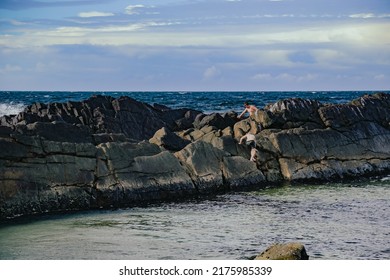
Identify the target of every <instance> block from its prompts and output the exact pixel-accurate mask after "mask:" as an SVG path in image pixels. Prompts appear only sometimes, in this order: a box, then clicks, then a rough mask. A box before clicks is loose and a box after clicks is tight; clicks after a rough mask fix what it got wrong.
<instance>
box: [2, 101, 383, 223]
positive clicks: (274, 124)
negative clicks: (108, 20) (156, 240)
mask: <svg viewBox="0 0 390 280" xmlns="http://www.w3.org/2000/svg"><path fill="white" fill-rule="evenodd" d="M0 124H1V125H0V220H2V219H7V218H12V217H16V216H21V215H28V214H36V213H46V212H56V211H70V210H79V209H95V208H110V207H126V206H132V205H136V204H139V203H148V202H151V201H160V200H172V199H179V198H185V197H193V196H198V195H208V194H213V193H217V192H225V191H229V190H240V189H244V188H247V187H251V188H253V187H264V186H266V185H269V184H272V183H277V182H282V181H307V180H316V181H318V180H321V181H324V180H325V181H326V180H335V179H337V180H338V179H343V178H348V177H351V178H354V177H358V176H369V175H373V174H388V173H389V172H390V95H388V94H381V93H378V94H373V95H365V96H362V97H361V98H359V99H357V100H354V101H352V102H350V103H348V104H342V105H330V104H321V103H319V102H317V101H311V100H304V99H288V100H281V101H278V102H276V103H275V104H270V105H267V106H266V107H265V108H263V109H262V110H259V112H258V114H256V115H255V117H254V118H253V119H250V118H248V119H244V120H237V115H236V114H235V113H232V112H231V113H226V114H223V115H221V114H217V113H215V114H210V115H206V114H203V113H200V112H198V111H194V110H188V109H170V108H168V107H165V106H161V105H153V106H151V105H148V104H145V103H141V102H138V101H136V100H133V99H131V98H128V97H120V98H117V99H115V98H112V97H106V96H95V97H92V98H90V99H88V100H86V101H83V102H67V103H53V104H41V103H37V104H33V105H32V106H29V107H28V108H26V110H25V111H24V112H22V113H20V114H18V115H16V116H3V117H1V118H0ZM247 132H251V133H253V134H255V136H256V140H257V150H258V151H257V161H256V162H251V161H249V160H248V159H249V157H250V155H249V153H250V151H249V148H248V147H246V146H245V145H239V144H238V140H239V138H240V137H241V136H243V135H244V134H245V133H247Z"/></svg>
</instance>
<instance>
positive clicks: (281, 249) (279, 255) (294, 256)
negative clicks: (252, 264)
mask: <svg viewBox="0 0 390 280" xmlns="http://www.w3.org/2000/svg"><path fill="white" fill-rule="evenodd" d="M308 259H309V256H308V255H307V253H306V249H305V246H303V245H302V244H301V243H286V244H274V245H272V246H270V247H269V248H267V249H266V250H265V251H264V252H263V253H261V254H260V255H258V256H257V257H256V258H255V260H308Z"/></svg>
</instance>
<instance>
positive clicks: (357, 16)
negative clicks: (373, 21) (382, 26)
mask: <svg viewBox="0 0 390 280" xmlns="http://www.w3.org/2000/svg"><path fill="white" fill-rule="evenodd" d="M349 17H350V18H363V19H369V18H388V17H390V14H373V13H361V14H352V15H349Z"/></svg>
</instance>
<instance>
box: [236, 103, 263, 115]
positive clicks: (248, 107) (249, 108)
mask: <svg viewBox="0 0 390 280" xmlns="http://www.w3.org/2000/svg"><path fill="white" fill-rule="evenodd" d="M244 107H245V110H244V111H243V112H242V113H241V114H240V115H239V116H238V118H239V119H241V118H242V117H243V116H244V115H245V113H247V112H248V113H249V116H250V117H251V118H254V117H255V114H256V112H257V110H258V109H257V107H256V106H255V105H250V104H249V103H248V102H244Z"/></svg>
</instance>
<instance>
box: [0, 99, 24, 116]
mask: <svg viewBox="0 0 390 280" xmlns="http://www.w3.org/2000/svg"><path fill="white" fill-rule="evenodd" d="M25 107H26V105H24V104H23V103H13V102H11V103H0V117H1V116H4V115H16V114H18V113H20V112H22V111H23V110H24V108H25Z"/></svg>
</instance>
